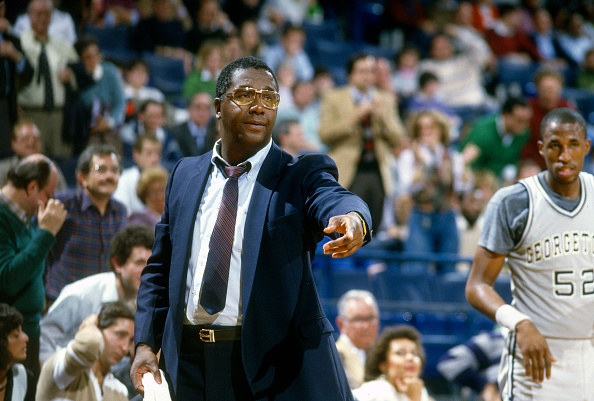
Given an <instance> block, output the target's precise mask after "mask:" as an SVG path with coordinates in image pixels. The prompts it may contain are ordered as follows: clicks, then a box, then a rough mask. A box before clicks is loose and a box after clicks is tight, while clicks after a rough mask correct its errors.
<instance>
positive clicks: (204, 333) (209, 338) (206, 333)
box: [199, 329, 215, 343]
mask: <svg viewBox="0 0 594 401" xmlns="http://www.w3.org/2000/svg"><path fill="white" fill-rule="evenodd" d="M199 335H200V340H201V341H202V342H204V343H214V342H215V335H214V330H210V329H200V333H199Z"/></svg>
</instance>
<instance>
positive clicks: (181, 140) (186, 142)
mask: <svg viewBox="0 0 594 401" xmlns="http://www.w3.org/2000/svg"><path fill="white" fill-rule="evenodd" d="M171 133H172V134H173V135H174V136H175V139H176V140H177V143H178V145H179V148H180V151H181V153H182V156H183V157H189V156H199V155H201V154H203V153H206V152H208V151H209V150H212V147H213V146H214V143H215V141H216V139H217V138H216V136H217V129H216V120H215V119H214V118H212V119H211V120H210V121H209V122H208V126H207V127H206V136H205V138H204V145H203V146H202V147H199V146H198V144H197V143H196V140H195V139H194V137H193V136H192V132H191V131H190V127H188V123H187V122H185V123H182V124H179V125H176V126H175V127H173V129H172V130H171Z"/></svg>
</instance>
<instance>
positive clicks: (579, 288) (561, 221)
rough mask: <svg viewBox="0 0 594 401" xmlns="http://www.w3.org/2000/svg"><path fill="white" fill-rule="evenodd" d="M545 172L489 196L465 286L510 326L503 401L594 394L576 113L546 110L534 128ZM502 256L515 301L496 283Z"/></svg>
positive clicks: (591, 264) (592, 257) (585, 210)
mask: <svg viewBox="0 0 594 401" xmlns="http://www.w3.org/2000/svg"><path fill="white" fill-rule="evenodd" d="M538 149H539V152H540V154H541V155H542V156H543V158H544V160H545V161H546V165H547V171H544V172H542V173H539V174H537V175H535V176H532V177H529V178H526V179H524V180H522V181H520V182H519V183H516V184H514V185H511V186H509V187H505V188H503V189H501V190H499V191H498V192H497V193H496V194H495V195H494V196H493V198H492V199H491V201H490V202H489V205H488V206H487V210H486V213H485V226H484V228H483V232H482V234H481V238H480V240H479V246H478V247H477V251H476V254H475V257H474V263H473V265H472V270H471V272H470V276H469V277H468V282H467V283H466V298H467V299H468V302H469V303H470V304H471V305H472V306H474V307H475V308H477V309H478V310H479V311H481V312H482V313H484V314H485V315H486V316H488V317H489V318H491V319H493V320H496V321H497V322H498V323H499V324H500V325H501V326H503V327H506V328H508V329H509V333H508V334H507V338H506V347H505V349H504V351H503V355H502V359H501V364H500V367H499V389H500V391H501V393H502V399H503V400H505V401H511V400H513V401H524V400H538V401H561V400H580V401H585V400H588V401H591V400H594V330H593V325H594V177H593V176H592V175H591V174H587V173H584V172H580V171H581V169H582V165H583V163H584V157H585V156H586V155H587V154H588V152H589V150H590V140H589V139H587V138H586V122H585V121H584V119H583V117H582V116H581V115H580V114H578V113H577V112H575V111H573V110H570V109H565V108H560V109H555V110H553V111H551V112H549V113H548V114H547V115H546V116H545V117H544V119H543V120H542V123H541V126H540V141H539V142H538ZM506 257H507V262H508V265H509V269H510V272H511V279H512V293H513V301H512V304H511V305H507V304H505V303H504V301H503V300H502V299H501V297H500V296H499V295H498V294H497V293H496V292H495V291H494V290H493V282H494V281H495V279H496V278H497V275H498V274H499V272H500V271H501V268H502V266H503V263H504V261H505V259H506Z"/></svg>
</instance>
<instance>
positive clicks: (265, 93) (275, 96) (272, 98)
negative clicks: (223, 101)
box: [223, 87, 280, 110]
mask: <svg viewBox="0 0 594 401" xmlns="http://www.w3.org/2000/svg"><path fill="white" fill-rule="evenodd" d="M258 93H259V94H260V98H261V99H262V106H264V107H265V108H267V109H270V110H275V109H276V108H277V107H278V104H279V103H280V95H279V93H278V92H276V91H271V90H267V89H254V88H249V87H248V88H237V89H234V90H233V92H231V93H227V94H225V95H223V97H230V98H231V100H232V101H233V103H235V104H236V105H238V106H247V105H248V104H252V103H253V102H254V100H256V94H258Z"/></svg>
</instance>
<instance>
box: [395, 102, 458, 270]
mask: <svg viewBox="0 0 594 401" xmlns="http://www.w3.org/2000/svg"><path fill="white" fill-rule="evenodd" d="M408 124H409V127H410V128H409V134H410V137H411V146H410V148H409V149H405V150H403V151H402V152H401V153H400V155H399V157H398V160H397V166H398V168H397V171H398V174H399V176H398V191H397V194H398V196H400V197H410V198H411V199H412V200H413V207H412V211H411V215H410V218H409V219H408V227H409V235H408V238H407V240H406V242H405V243H404V250H405V251H408V252H439V253H452V254H455V253H457V252H458V243H459V242H458V230H457V228H456V215H455V213H454V206H455V205H456V204H457V202H456V193H459V192H461V191H463V190H465V189H466V188H467V186H468V185H469V179H468V175H467V172H466V166H465V165H464V161H463V160H462V157H461V156H460V154H458V153H457V152H455V151H453V150H451V147H450V142H449V135H450V131H449V123H448V120H447V118H446V116H445V115H443V114H442V113H440V112H438V111H432V110H427V111H421V112H419V113H417V114H414V115H412V116H411V117H410V118H409V121H408ZM410 267H411V268H413V269H426V264H425V263H424V262H419V263H416V262H411V264H410ZM437 269H438V270H452V269H453V266H450V264H446V263H440V264H439V265H438V266H437Z"/></svg>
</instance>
